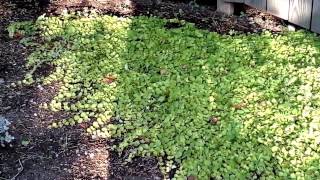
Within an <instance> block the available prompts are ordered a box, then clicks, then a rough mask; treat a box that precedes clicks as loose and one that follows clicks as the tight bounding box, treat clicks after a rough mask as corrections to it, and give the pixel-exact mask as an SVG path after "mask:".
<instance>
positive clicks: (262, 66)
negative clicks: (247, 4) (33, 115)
mask: <svg viewBox="0 0 320 180" xmlns="http://www.w3.org/2000/svg"><path fill="white" fill-rule="evenodd" d="M168 23H175V24H176V23H178V24H180V26H181V27H178V28H172V29H168V28H166V27H169V26H167V24H168ZM9 31H10V35H11V36H12V37H14V36H15V34H17V33H18V35H20V34H23V35H24V37H25V38H24V39H23V41H22V43H23V44H26V45H30V44H31V45H32V46H35V51H34V52H33V53H32V54H31V55H30V56H29V58H28V62H27V67H28V68H29V69H30V71H29V73H28V74H27V75H26V79H25V80H24V81H23V83H24V84H30V83H34V81H37V82H40V83H43V84H48V85H49V84H51V83H53V82H55V83H59V85H60V91H59V92H58V94H57V95H56V96H55V97H54V99H53V100H52V101H51V102H50V103H48V104H43V105H42V107H43V108H49V109H51V110H52V111H65V112H69V113H70V114H72V117H71V118H69V119H61V120H57V121H56V122H54V123H52V125H51V127H52V128H57V127H61V126H64V125H68V126H74V125H76V124H83V123H88V124H90V127H89V128H88V129H86V131H87V132H88V133H89V134H91V135H92V136H93V137H100V138H117V137H119V138H121V139H123V141H122V142H121V143H120V144H119V145H117V146H115V148H116V149H117V150H118V151H119V152H122V151H123V150H129V152H130V153H131V154H130V156H129V157H128V161H130V160H131V159H132V158H134V157H135V156H155V157H158V159H159V164H160V166H161V168H162V170H163V173H164V174H167V173H168V172H170V171H171V170H172V169H176V173H175V175H174V178H176V179H183V178H186V177H187V176H196V177H198V179H209V178H216V179H248V178H249V179H259V178H260V179H290V178H291V179H317V178H320V166H319V164H320V156H319V155H320V154H319V153H320V131H319V130H320V125H319V121H320V108H319V107H320V94H319V93H318V92H319V90H320V68H319V64H320V59H319V57H320V41H319V39H318V38H317V37H315V36H314V35H313V34H310V33H306V32H284V33H281V34H277V35H274V34H271V33H269V32H264V33H262V34H250V35H244V34H240V35H235V36H229V35H219V34H217V33H214V32H208V31H205V30H199V29H197V28H196V27H195V26H194V25H193V24H190V23H186V22H184V21H179V20H166V19H159V18H155V17H131V18H121V17H113V16H107V15H106V16H100V15H94V14H91V15H87V16H84V17H83V16H81V17H79V16H76V15H70V14H65V15H64V16H61V17H43V16H42V17H40V18H39V19H38V20H37V21H36V22H35V23H31V24H30V23H22V24H18V25H16V24H13V25H11V26H10V27H9ZM35 37H37V38H35ZM35 39H38V41H35ZM39 39H40V40H39ZM35 42H37V43H40V44H38V45H37V44H35ZM44 64H51V65H53V66H54V67H55V69H54V71H53V72H52V73H51V74H50V75H48V76H46V77H37V78H35V77H34V72H35V71H36V69H37V68H38V67H40V66H42V65H44Z"/></svg>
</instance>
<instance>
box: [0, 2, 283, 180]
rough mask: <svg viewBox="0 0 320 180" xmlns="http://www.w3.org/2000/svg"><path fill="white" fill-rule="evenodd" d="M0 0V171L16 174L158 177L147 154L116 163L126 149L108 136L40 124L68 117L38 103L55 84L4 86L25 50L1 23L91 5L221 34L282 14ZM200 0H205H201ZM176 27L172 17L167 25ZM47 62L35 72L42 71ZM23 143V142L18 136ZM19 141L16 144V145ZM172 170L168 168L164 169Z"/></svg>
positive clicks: (253, 27) (250, 29)
mask: <svg viewBox="0 0 320 180" xmlns="http://www.w3.org/2000/svg"><path fill="white" fill-rule="evenodd" d="M26 1H28V0H11V1H6V0H0V17H1V18H0V79H1V84H0V115H1V116H4V117H6V118H7V119H9V120H10V121H11V122H12V124H13V126H12V129H11V130H12V134H14V135H15V137H16V141H15V143H14V144H13V147H7V148H2V149H0V177H2V178H12V177H15V176H16V177H17V179H46V180H47V179H161V177H162V175H161V173H160V170H159V168H158V164H157V161H156V159H154V158H135V159H134V160H133V162H132V163H127V164H126V163H124V162H125V158H126V155H125V154H126V153H123V154H122V155H118V154H117V153H115V152H112V151H110V143H109V142H106V141H97V140H92V139H90V138H88V137H87V136H86V135H84V134H83V130H82V129H81V128H75V127H66V128H62V129H54V130H51V129H48V128H47V126H48V125H49V124H50V123H51V122H52V121H53V120H55V119H60V118H62V117H66V116H68V114H63V113H59V112H57V113H53V112H49V111H46V110H42V109H39V104H40V103H42V102H48V101H49V100H50V99H51V98H52V97H53V96H54V95H55V93H56V92H57V91H58V89H59V85H58V84H55V85H51V86H41V85H34V86H30V87H24V88H12V87H11V86H10V84H11V83H15V82H17V81H18V80H21V79H22V78H23V76H24V74H25V73H26V69H25V67H24V64H25V59H26V57H27V56H28V55H29V54H30V53H31V51H32V49H27V48H25V47H23V46H22V45H20V44H19V40H17V39H9V38H8V32H7V31H6V27H7V26H8V24H10V23H11V22H14V21H24V20H35V19H36V18H37V16H39V15H40V14H42V13H44V12H46V13H47V14H51V15H56V14H59V13H61V12H62V11H63V10H64V9H68V10H70V11H71V10H82V9H83V8H84V7H89V8H96V9H99V10H100V11H101V12H102V13H105V14H115V15H121V16H136V15H146V16H151V15H153V16H158V17H162V18H179V19H184V20H186V21H189V22H193V23H195V24H196V25H197V26H198V27H199V28H202V29H207V30H210V31H215V32H218V33H222V34H227V33H229V32H230V31H233V30H235V31H238V32H242V33H254V32H261V31H262V30H263V29H265V28H266V29H269V30H271V31H275V32H276V31H279V30H281V25H282V24H283V22H282V21H280V20H278V19H276V18H274V17H272V16H269V15H265V14H264V13H261V12H259V11H255V10H252V9H247V10H246V12H248V14H247V15H243V16H224V15H223V14H221V13H217V12H216V11H215V9H216V7H215V5H214V4H213V5H211V4H210V5H211V6H209V5H208V4H207V5H198V4H194V3H189V2H187V3H185V2H182V1H183V0H181V1H177V2H171V1H169V0H166V1H164V0H162V1H159V0H79V1H75V0H53V1H52V4H49V3H48V2H49V1H48V0H29V1H28V2H30V3H26ZM206 2H208V1H206ZM211 2H212V1H211ZM167 26H168V28H178V27H179V24H168V25H167ZM50 70H52V67H43V68H42V69H39V70H38V71H37V74H39V75H46V74H48V73H49V72H50ZM22 142H24V143H22ZM22 144H24V145H22ZM172 176H173V175H172Z"/></svg>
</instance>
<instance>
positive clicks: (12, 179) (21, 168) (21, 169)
mask: <svg viewBox="0 0 320 180" xmlns="http://www.w3.org/2000/svg"><path fill="white" fill-rule="evenodd" d="M19 164H20V169H19V172H18V173H17V174H16V175H14V176H13V177H12V178H11V179H10V180H15V179H16V178H17V177H18V176H19V174H20V173H21V172H22V171H23V166H22V163H21V161H20V159H19Z"/></svg>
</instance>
